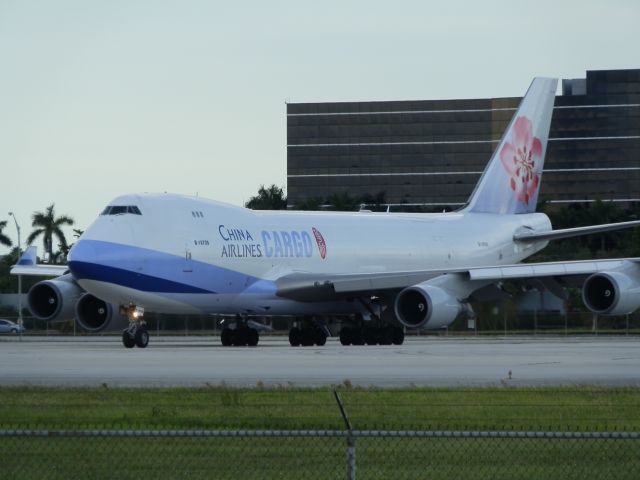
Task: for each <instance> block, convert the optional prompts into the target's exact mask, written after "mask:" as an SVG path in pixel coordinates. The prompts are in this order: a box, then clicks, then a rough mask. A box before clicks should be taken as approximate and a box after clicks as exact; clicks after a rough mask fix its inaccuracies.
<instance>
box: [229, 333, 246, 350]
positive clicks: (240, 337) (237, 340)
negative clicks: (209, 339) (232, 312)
mask: <svg viewBox="0 0 640 480" xmlns="http://www.w3.org/2000/svg"><path fill="white" fill-rule="evenodd" d="M247 330H248V329H246V328H236V329H235V330H234V332H233V337H232V340H231V343H232V345H233V346H234V347H242V346H244V345H247V340H248V335H247Z"/></svg>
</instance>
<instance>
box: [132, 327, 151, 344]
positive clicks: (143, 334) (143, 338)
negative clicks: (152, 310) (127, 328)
mask: <svg viewBox="0 0 640 480" xmlns="http://www.w3.org/2000/svg"><path fill="white" fill-rule="evenodd" d="M135 343H136V346H137V347H138V348H147V345H149V332H147V329H146V328H138V329H137V330H136V335H135Z"/></svg>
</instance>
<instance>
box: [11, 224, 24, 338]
mask: <svg viewBox="0 0 640 480" xmlns="http://www.w3.org/2000/svg"><path fill="white" fill-rule="evenodd" d="M9 216H11V217H13V221H14V222H15V224H16V230H17V231H18V261H20V257H21V256H22V243H20V225H18V220H17V219H16V216H15V214H14V213H13V212H9ZM18 325H20V341H22V275H20V274H18Z"/></svg>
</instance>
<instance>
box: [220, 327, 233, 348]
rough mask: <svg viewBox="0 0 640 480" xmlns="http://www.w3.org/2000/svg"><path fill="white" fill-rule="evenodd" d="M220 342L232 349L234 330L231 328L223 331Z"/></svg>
mask: <svg viewBox="0 0 640 480" xmlns="http://www.w3.org/2000/svg"><path fill="white" fill-rule="evenodd" d="M220 342H222V345H223V346H224V347H230V346H231V344H232V343H233V330H231V329H230V328H225V329H224V330H222V333H221V334H220Z"/></svg>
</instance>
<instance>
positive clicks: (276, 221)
mask: <svg viewBox="0 0 640 480" xmlns="http://www.w3.org/2000/svg"><path fill="white" fill-rule="evenodd" d="M556 85H557V80H555V79H546V78H536V79H535V80H534V81H533V83H532V84H531V86H530V88H529V90H528V91H527V93H526V95H525V97H524V98H523V100H522V102H521V104H520V106H519V108H518V110H517V111H516V113H515V114H514V116H513V119H512V120H511V123H510V124H509V126H508V128H507V130H506V132H505V133H504V136H503V137H502V139H501V141H500V142H499V144H498V147H497V148H496V150H495V152H494V154H493V156H492V158H491V160H490V161H489V163H488V165H487V167H486V169H485V171H484V173H483V174H482V176H481V178H480V180H479V182H478V184H477V186H476V188H475V190H474V191H473V193H472V195H471V197H470V198H469V201H468V203H467V205H466V206H465V207H464V208H462V209H461V210H459V211H456V212H452V213H442V214H413V213H371V212H354V213H338V212H292V211H252V210H248V209H245V208H240V207H236V206H232V205H227V204H224V203H219V202H215V201H210V200H204V199H201V198H194V197H186V196H180V195H170V194H135V195H127V196H122V197H118V198H116V199H114V200H113V201H112V202H111V203H110V204H109V205H108V206H107V207H106V208H105V209H104V211H103V212H102V214H101V215H100V216H99V217H98V218H97V219H96V221H95V222H94V223H93V224H92V225H91V226H90V227H89V228H88V229H87V230H86V231H85V232H84V234H83V235H82V237H81V238H80V239H79V240H78V241H77V242H76V244H75V246H74V247H73V249H72V250H71V252H70V253H69V257H68V261H69V262H68V266H67V267H54V266H38V265H35V253H34V252H33V251H32V250H30V251H27V252H26V253H25V255H24V256H23V258H22V259H21V261H20V262H19V264H18V265H16V266H14V267H13V270H12V273H14V274H43V273H45V274H47V273H48V274H62V275H61V276H59V277H57V278H55V279H53V280H47V281H43V282H40V283H38V284H36V285H35V286H34V287H33V288H32V289H31V290H30V291H29V294H28V303H29V308H30V309H31V311H32V312H33V314H34V315H35V316H36V317H38V318H40V319H45V320H55V319H60V318H73V317H75V318H76V319H77V321H78V323H79V324H80V325H81V326H83V327H84V328H86V329H87V330H90V331H100V330H102V329H105V328H113V327H115V326H117V325H118V324H119V323H120V322H124V323H123V326H126V328H125V329H124V331H123V335H122V341H123V344H124V346H125V347H128V348H131V347H133V346H135V345H137V346H138V347H146V346H147V343H148V341H149V335H148V333H147V329H146V324H145V321H144V312H162V313H173V314H202V313H205V314H223V315H230V321H229V322H228V323H227V324H226V327H225V328H224V330H223V331H222V334H221V340H222V344H223V345H256V344H257V343H258V339H259V333H258V331H259V330H260V329H261V327H262V324H261V323H259V322H257V321H256V320H255V319H257V318H260V317H264V316H268V315H290V316H294V317H296V321H294V323H293V327H292V328H291V330H290V333H289V339H290V343H291V345H300V344H303V345H312V344H318V345H322V344H324V343H325V341H326V338H327V334H328V333H329V331H328V329H327V328H326V324H325V323H323V322H324V320H319V319H335V318H340V319H341V323H342V328H341V331H340V340H341V342H342V343H343V344H362V343H365V342H366V343H381V344H391V343H396V344H400V343H402V341H403V339H404V327H407V328H441V327H444V326H447V325H449V324H451V323H452V322H453V321H454V320H455V319H456V317H457V316H458V315H459V314H460V313H462V312H464V311H468V310H469V307H468V305H469V302H470V301H472V300H481V299H482V298H483V297H486V295H487V293H490V291H491V290H497V289H498V284H499V283H500V282H502V281H505V280H511V279H525V280H531V279H535V280H537V282H538V283H542V284H543V285H545V286H546V287H547V288H548V289H549V290H551V291H552V292H554V293H556V294H559V295H562V292H563V290H564V287H565V286H568V285H575V286H581V288H582V297H583V300H584V303H585V305H586V306H587V308H589V310H591V311H592V312H596V313H598V314H602V315H621V314H627V313H630V312H632V311H634V310H636V309H637V308H638V307H640V259H617V260H591V261H577V262H559V263H529V264H521V263H520V262H521V261H522V260H524V259H525V258H527V257H529V256H530V255H532V254H533V253H535V252H537V251H539V250H540V249H542V248H543V247H545V246H546V245H547V243H548V242H549V241H550V240H554V239H558V238H566V237H570V236H575V235H584V234H589V233H596V232H603V231H608V230H614V229H619V228H628V227H633V226H638V225H640V222H639V221H636V222H624V223H617V224H607V225H598V226H591V227H582V228H573V229H564V230H552V228H551V223H550V221H549V219H548V218H547V216H546V215H544V214H542V213H535V206H536V201H537V199H538V192H539V190H540V182H541V180H542V169H543V163H544V157H545V152H546V147H547V137H548V134H549V126H550V123H551V115H552V111H553V103H554V98H555V91H556ZM43 269H44V270H43Z"/></svg>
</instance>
